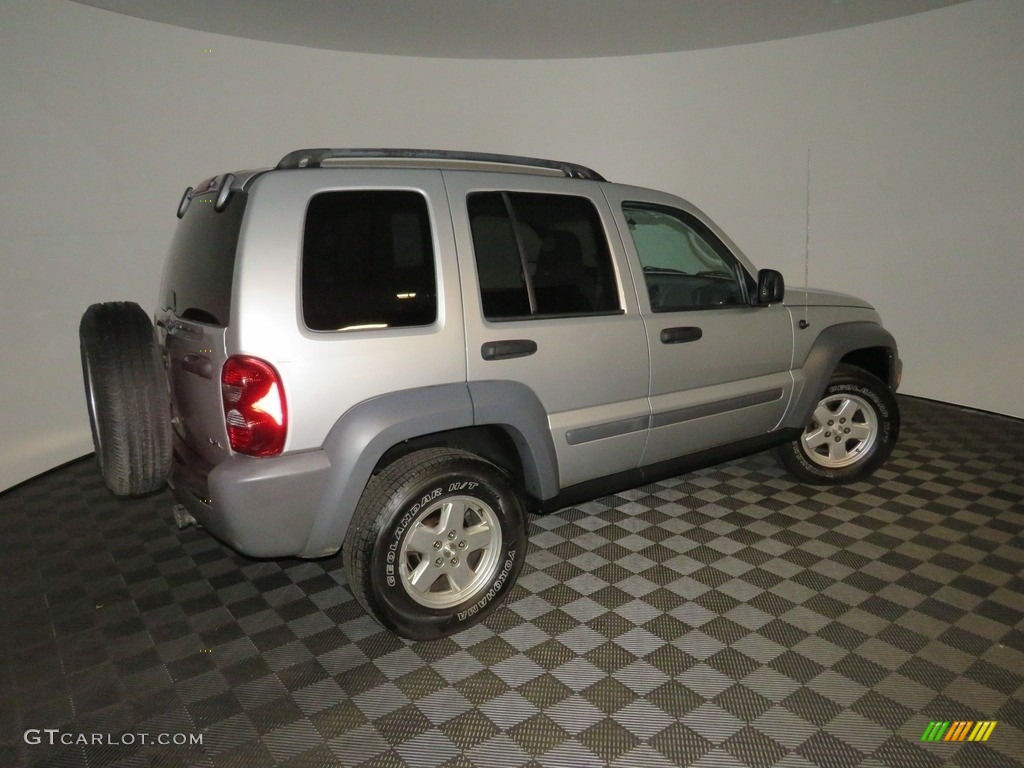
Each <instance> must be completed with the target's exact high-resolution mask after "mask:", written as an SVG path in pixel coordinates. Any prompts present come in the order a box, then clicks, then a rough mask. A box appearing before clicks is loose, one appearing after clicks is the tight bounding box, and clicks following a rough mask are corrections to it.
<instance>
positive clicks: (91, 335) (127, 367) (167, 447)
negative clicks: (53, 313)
mask: <svg viewBox="0 0 1024 768" xmlns="http://www.w3.org/2000/svg"><path fill="white" fill-rule="evenodd" d="M78 335H79V341H80V345H81V352H82V375H83V378H84V382H85V400H86V405H87V406H88V410H89V425H90V427H91V428H92V441H93V446H94V447H95V449H96V460H97V462H98V463H99V466H100V472H101V473H102V475H103V481H104V482H105V483H106V484H107V487H108V488H110V490H111V491H113V492H114V493H115V494H117V495H118V496H137V495H140V494H144V493H150V492H151V491H156V490H158V489H160V488H161V487H162V486H163V485H164V483H165V482H166V481H167V477H168V475H169V474H170V467H171V424H170V402H169V399H168V395H167V381H166V378H165V376H164V369H163V363H162V361H161V357H160V349H159V347H158V345H157V343H156V338H155V335H154V332H153V324H152V323H151V322H150V320H149V317H148V316H147V315H146V313H145V311H144V310H143V309H142V307H140V306H139V305H138V304H135V303H132V302H127V301H119V302H107V303H104V304H93V305H92V306H91V307H89V308H88V309H87V310H86V311H85V314H84V315H82V322H81V324H80V325H79V327H78Z"/></svg>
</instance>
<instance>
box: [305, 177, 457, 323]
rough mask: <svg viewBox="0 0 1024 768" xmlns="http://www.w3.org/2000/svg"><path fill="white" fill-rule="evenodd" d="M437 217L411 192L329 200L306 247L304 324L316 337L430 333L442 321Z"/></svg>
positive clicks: (309, 226) (309, 216)
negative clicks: (425, 329) (423, 329)
mask: <svg viewBox="0 0 1024 768" xmlns="http://www.w3.org/2000/svg"><path fill="white" fill-rule="evenodd" d="M432 242H433V241H432V237H431V229H430V216H429V214H428V212H427V203H426V200H425V199H424V198H423V195H421V194H419V193H418V192H410V191H404V190H358V191H336V192H322V193H320V194H318V195H316V196H315V197H313V199H312V200H310V203H309V208H308V209H307V211H306V226H305V233H304V235H303V241H302V316H303V320H304V321H305V323H306V326H307V327H308V328H310V329H311V330H314V331H346V330H368V329H377V328H403V327H409V326H417V325H430V324H431V323H433V322H434V321H435V320H436V319H437V281H436V277H435V273H434V249H433V245H432Z"/></svg>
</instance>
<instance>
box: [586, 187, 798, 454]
mask: <svg viewBox="0 0 1024 768" xmlns="http://www.w3.org/2000/svg"><path fill="white" fill-rule="evenodd" d="M605 189H606V193H607V197H608V201H609V204H610V205H611V207H612V209H613V215H614V217H615V221H616V223H617V225H618V227H619V229H620V231H621V233H622V240H623V241H624V244H625V247H626V249H627V251H629V252H630V263H631V265H632V267H633V269H634V270H635V271H636V272H637V273H638V274H637V277H636V284H637V286H638V292H639V294H640V295H639V296H638V301H639V304H640V308H641V312H642V314H643V318H644V323H645V332H646V336H647V340H648V343H649V345H650V354H651V382H650V399H651V433H650V438H649V440H648V443H647V446H646V448H645V450H644V453H643V458H642V462H643V464H645V465H647V464H655V463H657V462H660V461H664V460H667V459H673V458H676V457H678V456H681V455H684V454H688V453H693V452H695V451H700V450H705V449H709V448H714V447H716V446H721V445H726V444H730V443H735V442H737V441H739V440H743V439H746V438H753V437H758V436H761V435H764V434H766V433H768V432H770V431H772V430H773V429H775V428H776V427H777V426H778V424H779V422H780V420H781V419H782V416H783V414H784V413H785V410H786V406H787V404H788V402H789V398H790V396H791V394H792V389H793V378H792V375H791V373H790V368H791V367H792V356H793V327H792V320H791V318H790V315H789V312H788V311H787V310H786V308H785V306H783V305H782V304H781V303H780V304H776V305H772V306H767V307H764V306H753V305H752V304H751V303H750V296H751V295H752V293H753V291H754V290H755V287H756V282H755V277H754V272H753V268H752V267H751V266H750V264H749V263H748V262H747V261H746V259H745V258H743V257H742V255H741V254H739V253H738V251H736V250H735V248H734V246H732V245H731V244H730V243H728V242H727V241H726V239H725V237H724V235H722V234H721V233H720V232H719V231H717V230H716V229H715V228H714V225H713V224H711V222H710V221H708V220H707V219H706V218H705V217H704V216H703V215H702V214H701V213H700V212H699V211H698V210H696V209H695V208H692V207H691V206H689V205H687V204H686V203H684V202H683V201H682V200H679V199H678V198H674V197H671V196H669V195H661V194H659V193H656V192H652V191H650V190H641V189H635V188H632V189H631V188H629V187H619V186H611V185H610V186H607V187H606V188H605Z"/></svg>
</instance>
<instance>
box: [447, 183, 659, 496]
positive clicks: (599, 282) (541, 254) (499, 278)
mask: <svg viewBox="0 0 1024 768" xmlns="http://www.w3.org/2000/svg"><path fill="white" fill-rule="evenodd" d="M445 181H446V185H447V187H448V195H449V200H450V202H451V208H452V218H453V223H454V225H455V235H456V243H457V248H458V254H459V270H460V274H461V276H462V282H463V296H464V297H465V298H464V301H465V316H466V340H467V344H466V350H467V371H468V378H469V380H470V381H471V382H474V381H488V380H500V381H515V382H520V383H522V384H524V385H526V386H527V387H529V388H530V390H532V392H533V393H534V394H535V395H536V397H537V398H538V399H539V400H540V402H541V404H542V406H543V408H544V410H545V411H546V412H547V414H548V427H549V429H550V431H551V435H552V439H553V442H554V446H555V451H556V454H557V457H558V471H559V481H560V485H561V487H562V488H565V487H568V486H570V485H574V484H576V483H580V482H584V481H587V480H591V479H594V478H597V477H602V476H605V475H608V474H612V473H615V472H620V471H623V470H627V469H632V468H635V467H636V466H637V465H638V463H639V461H640V456H641V454H642V453H643V447H644V443H645V441H646V438H647V425H648V420H649V415H650V411H649V406H648V402H647V390H648V353H647V339H646V332H645V329H644V324H643V321H642V320H641V318H640V315H639V312H638V307H637V301H636V295H635V291H633V289H632V287H631V284H630V276H629V272H628V268H627V266H626V264H625V258H624V253H623V252H622V248H621V244H620V243H619V242H618V237H617V235H616V233H615V232H614V230H613V231H609V230H608V228H607V227H608V226H611V225H610V219H609V216H608V214H609V211H608V206H607V202H606V201H605V199H604V197H603V195H602V193H601V191H600V187H599V185H598V184H597V183H595V182H591V181H584V180H578V179H558V178H550V179H549V178H543V177H537V176H529V177H527V176H519V175H515V174H507V173H494V174H480V173H460V172H446V173H445ZM623 283H625V285H626V286H628V287H629V289H628V290H624V289H623Z"/></svg>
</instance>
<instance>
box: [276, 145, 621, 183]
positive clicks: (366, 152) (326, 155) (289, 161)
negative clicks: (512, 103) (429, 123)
mask: <svg viewBox="0 0 1024 768" xmlns="http://www.w3.org/2000/svg"><path fill="white" fill-rule="evenodd" d="M374 158H383V159H398V160H401V159H410V160H456V161H465V162H473V163H494V164H497V165H520V166H524V167H527V168H547V169H550V170H555V171H559V172H560V173H562V174H564V175H565V176H566V177H568V178H570V179H587V180H589V181H605V178H604V177H603V176H601V174H599V173H597V172H596V171H594V170H592V169H590V168H587V167H586V166H583V165H578V164H576V163H566V162H562V161H560V160H543V159H541V158H537V157H520V156H518V155H496V154H491V153H488V152H454V151H450V150H446V149H329V148H318V149H297V150H295V151H294V152H289V153H288V154H287V155H285V156H284V157H282V158H281V162H279V163H278V164H277V169H278V170H282V169H286V168H319V167H320V166H321V164H322V163H323V162H324V161H327V160H345V159H374Z"/></svg>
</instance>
